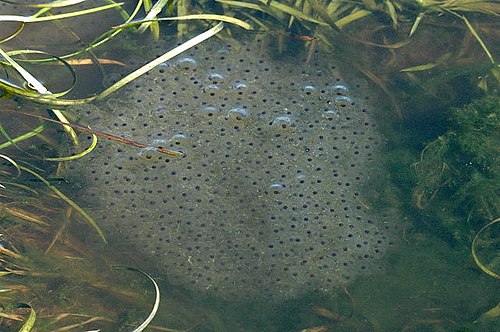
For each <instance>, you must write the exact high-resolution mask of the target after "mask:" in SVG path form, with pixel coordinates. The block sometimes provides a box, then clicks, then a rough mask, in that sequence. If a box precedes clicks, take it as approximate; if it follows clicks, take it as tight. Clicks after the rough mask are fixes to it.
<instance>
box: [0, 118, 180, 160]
mask: <svg viewBox="0 0 500 332" xmlns="http://www.w3.org/2000/svg"><path fill="white" fill-rule="evenodd" d="M0 112H12V113H16V114H21V115H25V116H29V117H33V118H37V119H41V120H45V121H48V122H52V123H57V124H60V125H67V126H70V127H72V128H75V129H78V130H81V131H83V132H86V133H89V134H92V135H95V136H101V137H104V138H108V139H111V140H114V141H117V142H121V143H124V144H128V145H132V146H135V147H138V148H149V149H153V150H155V151H156V152H160V153H164V154H168V155H171V156H174V157H183V156H184V153H183V152H181V151H173V150H168V149H165V148H163V147H159V146H151V145H148V144H143V143H139V142H135V141H131V140H128V139H126V138H123V137H120V136H116V135H113V134H107V133H103V132H100V131H97V130H93V129H90V128H87V127H83V126H80V125H76V124H72V123H69V124H65V123H63V122H61V121H57V120H53V119H49V118H46V117H43V116H40V115H36V114H30V113H24V112H16V111H6V110H4V111H2V110H0ZM96 140H97V138H96ZM95 144H97V142H95ZM93 145H94V143H92V144H91V148H92V149H93V147H92V146H93ZM90 152H91V151H88V149H87V150H86V151H84V152H83V153H84V155H86V154H88V153H90ZM77 156H78V157H81V156H82V154H81V153H80V154H78V155H77ZM62 158H64V159H66V158H71V159H70V160H72V159H77V158H76V156H75V157H74V156H70V157H62ZM55 159H59V158H55ZM49 160H50V159H49ZM52 160H54V159H52ZM57 161H61V160H57Z"/></svg>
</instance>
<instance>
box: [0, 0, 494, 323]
mask: <svg viewBox="0 0 500 332" xmlns="http://www.w3.org/2000/svg"><path fill="white" fill-rule="evenodd" d="M0 8H1V7H0ZM103 17H104V18H106V19H109V21H110V22H114V21H115V20H116V21H119V20H118V18H117V17H115V15H110V16H103ZM103 17H101V18H100V20H103ZM95 25H96V23H95V21H93V20H90V21H85V20H82V25H81V26H80V27H81V31H79V32H81V35H80V38H82V39H83V40H85V41H87V40H92V38H93V37H92V36H95V35H93V33H96V31H95V30H94V29H93V27H95ZM42 29H47V30H40V31H38V32H37V31H36V30H28V31H27V33H26V35H25V36H23V35H22V34H21V35H20V36H19V37H17V39H14V40H13V41H11V42H10V44H7V45H8V47H10V48H12V49H17V48H20V47H23V45H30V48H31V47H35V46H37V48H47V49H48V50H53V49H54V47H57V46H60V47H61V50H58V51H66V50H65V48H66V46H62V45H56V46H55V45H54V44H53V43H51V41H50V39H51V38H47V36H48V34H44V33H42V32H41V31H52V30H54V31H60V30H59V29H60V27H56V28H54V27H53V26H49V27H46V26H43V28H42ZM433 29H437V28H433ZM62 31H64V29H62ZM168 31H169V30H168V29H167V28H165V31H163V32H164V33H165V32H168ZM429 31H431V29H429ZM441 32H443V31H441ZM429 33H430V32H429ZM63 35H64V34H63ZM38 36H39V37H40V38H38ZM449 37H450V38H456V39H457V40H461V39H460V38H461V37H462V34H460V33H457V32H449ZM52 38H55V37H52ZM57 38H58V39H61V40H66V39H64V38H67V36H63V37H61V36H59V37H57ZM270 38H271V40H274V39H273V38H275V40H276V45H277V44H278V42H279V38H281V37H273V36H271V37H270ZM139 39H140V40H138V38H137V37H136V36H132V35H124V37H123V39H120V40H117V41H115V42H112V43H110V44H109V45H108V46H107V47H106V48H105V50H103V51H101V50H96V53H95V54H94V56H95V57H96V58H100V59H113V60H114V59H116V60H119V61H122V60H123V61H125V59H130V55H134V53H133V52H134V48H136V49H137V48H150V47H151V45H154V42H153V41H152V40H151V39H150V38H139ZM82 42H83V41H82V40H77V41H72V42H67V45H68V48H71V47H69V45H81V43H82ZM285 42H286V40H285ZM73 43H74V44H73ZM293 43H294V44H293V45H294V46H296V47H302V45H301V44H297V41H296V40H295V41H293ZM422 43H425V42H424V41H422ZM450 43H451V42H450ZM446 44H447V43H446ZM130 45H134V47H132V50H130V49H128V48H130V47H131V46H130ZM0 46H2V44H0ZM424 46H428V45H427V44H425V45H424ZM24 47H25V46H24ZM346 47H347V46H346ZM441 47H442V48H443V49H446V47H445V46H444V45H441ZM416 49H417V48H413V50H414V51H415V50H416ZM419 49H420V50H421V51H420V53H419V54H413V55H412V56H415V57H417V58H421V59H425V58H426V56H429V57H430V58H433V56H434V54H435V53H436V52H438V51H436V49H432V51H429V54H426V53H425V52H426V47H420V48H419ZM474 52H476V53H477V50H475V51H474V50H473V51H471V53H472V54H476V53H474ZM56 53H59V52H56ZM353 53H357V58H356V59H357V61H353V62H351V63H349V66H352V67H353V68H355V69H354V70H358V69H361V72H363V73H364V74H365V75H366V76H365V77H369V78H370V77H371V78H372V79H373V77H375V78H376V79H375V82H383V83H384V84H383V88H385V89H386V92H388V93H389V94H387V93H385V92H384V91H383V90H384V89H380V90H379V91H378V92H377V93H376V95H377V97H376V98H372V99H371V100H370V102H371V103H372V107H373V108H376V109H377V112H376V116H377V119H378V122H379V124H380V128H381V131H382V134H383V135H384V137H385V138H386V140H387V142H386V144H385V147H384V150H383V157H384V156H386V158H385V159H386V160H385V161H384V167H386V170H385V171H384V172H385V173H387V174H389V178H390V182H391V183H387V187H390V190H389V189H387V190H386V189H384V190H381V191H380V195H381V196H383V195H386V196H387V197H383V198H384V199H383V201H385V202H390V203H388V204H393V207H395V208H397V209H398V210H399V215H400V217H399V219H397V220H391V223H394V224H397V226H398V227H397V234H396V236H397V238H398V241H395V242H397V244H396V245H394V246H392V247H391V249H390V250H389V252H388V253H386V254H385V256H384V258H383V259H382V264H381V265H382V269H380V270H378V271H376V272H374V273H369V274H366V275H361V276H359V277H357V278H355V279H354V280H353V281H350V282H349V283H347V284H345V285H342V286H338V287H334V289H332V290H331V291H330V292H329V293H322V292H314V291H313V292H309V293H307V294H305V295H301V296H299V297H296V298H289V299H286V300H276V299H273V298H268V299H265V300H264V301H262V300H261V299H259V300H256V301H252V300H251V299H250V300H249V299H245V300H244V301H237V300H234V299H232V300H225V299H221V298H219V297H218V296H217V294H208V295H207V294H205V293H200V292H196V291H193V290H191V289H183V288H182V287H179V286H174V285H172V284H169V283H168V280H167V278H165V276H163V275H161V274H160V273H159V272H158V271H157V270H156V268H155V266H154V264H150V262H149V261H145V260H144V259H143V257H142V256H141V255H142V254H140V253H138V252H137V251H136V250H135V249H134V247H133V246H132V245H130V247H128V243H127V242H126V241H124V243H120V244H119V245H113V244H112V245H111V246H105V245H102V243H100V242H99V239H98V238H97V235H96V234H95V232H94V230H93V229H92V228H91V227H90V226H89V225H88V224H86V223H85V222H84V221H82V220H80V221H79V222H71V223H68V225H67V226H62V225H65V220H66V219H65V218H66V217H65V214H66V213H70V214H71V213H75V212H67V210H66V205H65V204H63V203H62V202H60V201H57V202H53V200H51V199H49V198H47V202H50V203H43V202H44V199H43V198H42V199H40V198H39V197H38V196H36V195H33V196H30V197H28V199H24V200H23V204H25V203H26V204H27V202H28V203H29V202H34V201H35V200H38V199H40V201H41V202H42V203H39V201H36V202H37V203H36V204H34V205H33V206H34V208H32V211H33V213H34V214H37V213H38V214H40V215H49V216H50V217H47V218H45V217H44V218H43V220H44V221H46V222H47V223H49V224H50V225H51V226H50V227H49V228H48V230H47V229H45V228H44V227H45V226H43V225H42V226H40V225H38V226H36V225H35V226H33V227H34V228H33V230H30V227H32V226H27V225H26V224H23V223H6V222H4V223H2V224H0V227H2V228H3V229H4V231H2V232H3V233H4V239H5V240H6V241H5V243H4V242H2V246H3V247H2V248H4V247H5V248H7V249H11V250H15V251H18V252H20V253H22V255H23V256H26V257H29V260H27V261H22V264H20V267H22V268H26V269H27V270H28V271H41V273H35V274H34V275H30V273H28V276H27V277H23V278H22V279H19V276H9V277H1V278H2V279H0V286H1V287H3V288H8V287H9V286H12V285H25V287H27V288H28V289H29V290H27V291H25V292H20V293H17V295H16V296H15V297H14V299H15V301H14V302H16V303H17V302H24V303H29V304H30V305H31V306H32V307H33V308H36V310H37V312H38V316H39V320H38V322H39V324H40V325H38V326H37V325H35V329H36V330H37V331H52V330H56V328H58V327H61V326H68V325H70V324H73V323H74V324H80V323H82V322H83V321H85V319H89V318H91V317H98V316H99V317H109V318H110V319H112V320H113V322H109V321H108V322H107V321H105V320H101V319H98V320H96V321H91V322H88V323H85V324H82V325H80V326H75V328H74V330H76V331H83V330H90V329H101V330H102V331H117V330H120V331H131V330H132V329H133V326H137V325H138V324H139V323H140V322H141V321H142V320H144V319H145V317H146V316H147V315H148V313H149V310H150V308H151V307H152V305H153V302H154V292H153V287H152V284H151V283H150V282H149V281H148V280H147V278H145V276H143V275H141V274H140V273H136V272H132V271H126V270H116V269H113V268H112V266H115V265H126V266H130V267H136V268H140V269H141V270H143V271H145V272H147V273H148V274H150V275H151V276H152V277H153V278H155V280H156V281H157V282H158V283H159V285H160V292H161V304H160V308H159V311H158V313H157V316H156V318H155V320H154V321H153V325H155V326H161V327H162V328H164V329H163V330H168V329H172V330H176V331H177V330H179V331H185V330H189V331H308V332H312V331H495V330H497V328H498V327H497V326H498V325H499V323H500V321H499V317H500V315H499V313H498V309H497V310H496V311H495V310H493V311H490V310H492V309H494V308H495V306H497V305H498V302H499V298H500V290H499V287H498V280H497V279H495V278H492V277H490V276H488V275H486V274H485V273H484V272H482V271H481V270H480V269H479V268H478V267H477V265H476V264H475V263H474V261H473V259H472V256H471V249H470V239H463V237H462V238H461V237H459V236H455V235H456V233H453V232H452V231H450V229H449V228H447V227H446V226H443V224H440V220H442V219H440V218H443V216H447V215H448V213H449V214H451V215H453V216H454V217H456V218H458V217H463V218H464V219H466V218H467V214H462V215H460V213H457V212H454V211H451V209H452V206H453V204H452V203H453V202H451V201H450V202H447V201H446V200H445V199H443V198H442V197H440V198H439V203H440V204H442V209H441V212H442V213H435V212H433V211H439V208H436V207H434V209H435V210H429V209H426V208H425V207H424V208H423V209H419V208H418V206H417V205H418V203H416V201H415V196H414V192H413V191H414V187H415V186H416V184H418V183H419V181H421V180H419V179H418V178H417V177H416V175H415V172H414V167H415V165H414V163H415V162H416V161H418V160H419V158H420V153H421V150H422V149H423V148H424V147H425V144H427V143H428V142H430V141H432V140H434V139H435V138H437V137H438V136H440V135H443V134H444V133H445V132H446V131H447V130H448V129H449V128H448V126H449V122H448V121H447V119H448V117H449V114H450V113H449V109H450V107H451V106H458V105H463V104H464V103H465V102H467V101H470V100H473V99H475V98H476V97H477V96H478V95H480V92H479V91H478V90H477V89H476V88H475V87H474V85H473V84H472V83H470V82H469V83H464V82H463V81H461V82H457V81H454V80H451V81H446V84H444V83H439V80H438V79H437V78H436V77H435V76H432V75H429V78H428V79H429V81H432V80H435V81H436V80H437V82H438V84H437V87H436V85H428V86H424V85H420V84H419V83H416V81H412V80H410V79H406V78H405V77H404V76H403V75H400V74H394V71H393V68H392V67H391V66H395V65H394V63H395V62H396V63H398V62H399V63H400V64H401V62H403V63H404V62H405V61H408V62H407V63H408V66H409V63H410V62H411V61H410V60H409V59H408V54H405V53H403V54H400V56H401V58H399V59H398V60H394V59H393V61H391V60H390V56H389V55H388V54H389V53H387V51H386V50H379V49H373V48H370V47H362V48H359V49H355V51H352V50H350V49H344V50H342V51H339V50H338V49H337V50H336V51H334V52H333V53H332V56H333V57H338V58H339V59H340V61H346V63H347V61H350V60H351V61H352V59H353V58H352V54H353ZM135 56H136V59H138V60H139V61H140V60H142V59H141V56H143V54H139V55H135ZM466 58H467V57H466ZM381 59H382V60H381ZM144 60H145V61H146V59H144ZM381 63H383V64H384V66H382V65H380V64H381ZM134 65H135V66H138V65H139V63H135V64H134ZM30 66H32V65H27V66H26V67H27V68H29V67H30ZM403 67H404V66H403ZM36 68H37V69H33V70H34V72H35V71H36V72H37V74H38V75H41V76H43V77H46V81H47V84H48V85H49V86H50V89H51V90H52V89H53V91H60V90H61V89H64V86H66V84H67V83H68V82H70V81H71V79H69V78H68V75H67V73H66V72H64V71H62V70H59V69H57V70H54V69H52V68H53V67H49V66H45V67H44V66H38V67H36ZM75 68H77V75H78V77H79V82H78V84H77V85H76V88H75V89H74V90H73V91H72V92H70V93H69V94H68V95H67V97H68V98H70V97H71V98H78V97H83V96H87V95H89V94H93V93H97V92H98V91H100V90H102V89H103V88H104V87H103V86H102V85H105V86H107V85H109V84H112V83H113V82H114V81H116V80H118V79H119V78H120V77H121V76H123V75H124V74H125V73H128V72H130V70H131V68H128V67H121V66H117V65H111V66H109V67H106V66H104V67H101V68H100V69H98V68H99V66H96V65H95V64H94V65H93V66H87V65H82V66H78V65H77V66H75ZM367 68H368V71H369V72H368V73H367ZM100 70H102V72H100ZM441 74H442V75H443V76H446V75H447V72H446V71H444V72H442V73H441ZM448 74H449V76H452V77H453V75H455V72H454V71H453V70H451V69H450V71H449V72H448ZM120 75H121V76H120ZM354 75H355V76H356V75H360V76H361V75H363V74H354ZM464 77H468V76H467V71H466V70H464V71H463V73H462V74H457V76H456V80H460V79H463V78H464ZM379 79H381V80H379ZM368 82H374V81H373V80H372V81H370V80H368ZM443 82H444V81H443ZM370 84H373V88H372V90H378V89H379V88H380V86H378V87H377V84H376V83H370ZM450 91H453V95H450V93H449V92H450ZM450 96H451V97H450ZM392 101H397V102H398V105H399V107H400V109H396V108H395V107H394V104H393V103H392ZM1 102H2V103H1V105H2V106H0V107H2V108H4V109H16V108H19V109H21V110H23V111H35V110H36V112H38V113H39V114H43V115H44V116H45V115H46V113H45V112H43V111H44V110H45V109H46V106H40V105H36V104H30V103H24V102H14V101H12V100H6V99H4V100H2V101H1ZM1 117H2V125H3V127H4V128H5V129H6V130H7V132H9V133H12V134H11V136H13V137H14V136H16V135H14V134H13V133H17V135H19V134H21V133H23V132H26V131H29V130H31V129H30V128H33V127H34V126H36V125H37V124H38V120H33V119H31V120H28V118H23V120H22V123H23V124H22V126H17V125H16V124H15V123H12V122H13V121H12V118H11V117H10V113H9V114H8V115H4V114H1ZM86 124H87V123H85V125H86ZM90 125H92V124H90ZM109 127H111V124H110V125H109ZM109 127H106V128H109ZM106 128H95V129H99V130H103V131H106ZM51 131H56V130H55V129H54V128H52V129H51ZM46 133H47V138H42V139H37V140H35V141H33V142H32V143H28V144H25V143H22V144H19V146H18V147H20V148H22V151H21V153H20V152H19V150H16V149H12V147H11V148H9V149H10V150H5V153H6V154H7V155H9V156H10V155H12V156H13V158H14V156H15V159H16V160H18V158H22V157H21V156H23V153H26V152H28V153H29V155H28V156H29V157H28V160H29V162H30V163H31V165H34V164H37V165H40V166H43V167H47V163H46V162H40V160H39V158H37V157H33V155H36V156H41V155H43V156H53V155H54V154H55V153H56V152H57V151H56V150H57V149H54V147H53V146H54V144H57V139H54V137H56V138H57V137H61V136H62V135H61V134H60V133H59V135H58V134H54V133H53V132H50V131H48V130H47V131H46ZM114 133H115V134H120V133H117V132H114ZM493 142H495V140H493ZM497 142H498V141H497ZM66 144H67V143H66ZM111 144H115V145H117V146H119V144H120V143H118V142H112V143H111ZM63 150H64V149H63ZM7 152H8V153H7ZM0 153H3V151H0ZM497 157H498V156H497ZM47 170H51V171H53V170H54V167H53V166H52V167H49V168H47ZM40 173H44V171H43V170H40ZM60 176H62V177H64V172H61V173H60ZM21 180H22V181H24V182H22V183H23V184H25V185H27V186H28V187H30V186H32V187H33V188H39V189H40V190H41V189H42V188H44V187H43V186H41V185H39V183H37V182H34V181H32V180H30V179H28V178H21ZM30 181H31V182H30ZM1 183H5V184H6V185H7V182H5V181H4V182H1ZM53 184H54V185H56V186H58V187H60V188H61V190H63V191H65V192H71V191H72V190H74V184H72V183H69V184H67V183H64V182H57V180H54V182H53ZM497 190H498V189H497ZM25 193H26V191H23V190H21V191H20V192H10V191H9V195H12V196H14V197H15V196H16V195H22V194H25ZM35 196H36V197H35ZM70 197H72V198H73V199H74V200H75V202H77V203H78V201H79V199H81V200H82V201H84V200H85V199H84V197H79V194H78V191H75V192H73V193H72V194H71V195H70ZM451 199H453V198H451ZM451 199H450V200H451ZM12 201H13V199H12V197H11V196H9V197H7V196H6V197H2V207H3V209H4V211H5V213H6V214H9V212H8V211H7V210H5V209H6V206H7V207H9V206H12ZM9 204H10V205H9ZM16 204H17V203H16ZM23 204H19V205H15V206H21V207H24V206H25V205H23ZM27 205H28V206H29V204H27ZM44 205H46V206H44ZM43 207H50V208H51V210H50V211H46V210H44V209H43ZM194 208H196V207H194ZM497 209H498V207H497ZM9 211H11V212H12V210H9ZM460 212H463V211H460ZM11 214H12V213H11ZM496 217H497V216H492V218H491V220H493V219H494V218H496ZM68 218H69V219H71V218H72V217H71V215H70V216H69V217H68ZM56 220H57V221H56ZM97 222H99V220H97ZM468 223H469V224H472V222H470V221H469V222H468ZM444 225H446V224H444ZM475 226H477V225H475ZM66 227H67V228H66ZM497 228H498V227H497ZM476 230H477V227H476ZM59 231H60V232H61V234H66V235H63V236H62V237H61V238H58V240H57V241H55V243H56V244H55V246H54V249H52V251H51V253H49V254H43V252H44V251H45V250H47V248H48V246H49V244H50V239H52V238H53V237H54V234H57V232H59ZM30 232H31V233H30ZM65 232H67V233H65ZM490 232H491V233H490V234H489V235H490V237H491V239H493V241H492V242H493V244H494V243H495V238H496V236H497V235H498V232H494V231H491V230H490ZM20 234H21V235H20ZM27 234H31V235H27ZM19 236H22V237H23V239H22V240H19ZM460 239H462V240H460ZM13 240H16V241H17V246H18V247H14V246H12V245H11V244H9V242H12V241H13ZM116 248H120V250H119V251H117V250H116ZM489 252H490V254H491V252H493V254H492V255H493V256H495V255H498V247H493V248H490V251H489ZM8 261H9V260H7V261H5V262H4V265H5V266H8V264H7V263H8ZM492 261H493V262H494V258H493V259H492ZM0 301H1V302H0V304H3V305H4V306H6V309H13V307H14V304H12V303H13V300H12V298H9V297H8V296H5V297H0ZM488 312H489V313H488ZM60 313H73V314H82V315H88V316H72V317H71V318H63V319H62V320H61V322H62V323H54V319H55V317H56V315H57V314H60ZM50 322H52V323H50ZM2 329H3V330H5V331H11V330H12V331H17V330H18V329H19V323H17V322H16V321H12V320H9V319H4V320H2V321H0V330H2ZM150 330H151V331H155V330H161V329H160V328H158V329H155V328H150Z"/></svg>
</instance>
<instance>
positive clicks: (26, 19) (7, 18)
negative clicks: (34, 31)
mask: <svg viewBox="0 0 500 332" xmlns="http://www.w3.org/2000/svg"><path fill="white" fill-rule="evenodd" d="M122 5H123V2H119V3H114V4H110V5H104V6H101V7H95V8H90V9H85V10H80V11H77V12H71V13H64V14H57V15H51V16H42V17H37V16H34V15H33V16H18V15H0V22H23V23H35V22H47V21H55V20H61V19H66V18H72V17H76V16H81V15H87V14H93V13H96V12H99V11H102V10H107V9H111V8H115V7H119V6H122Z"/></svg>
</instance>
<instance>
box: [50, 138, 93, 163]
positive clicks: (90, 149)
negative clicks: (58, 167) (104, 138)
mask: <svg viewBox="0 0 500 332" xmlns="http://www.w3.org/2000/svg"><path fill="white" fill-rule="evenodd" d="M97 141H98V140H97V136H96V135H95V134H92V143H90V146H89V147H88V148H86V149H85V150H84V151H83V152H80V153H78V154H75V155H72V156H66V157H54V158H44V160H48V161H70V160H75V159H79V158H81V157H83V156H86V155H87V154H89V153H90V152H92V151H93V150H94V149H95V147H96V146H97Z"/></svg>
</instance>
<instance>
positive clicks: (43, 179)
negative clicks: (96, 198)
mask: <svg viewBox="0 0 500 332" xmlns="http://www.w3.org/2000/svg"><path fill="white" fill-rule="evenodd" d="M18 166H19V168H20V169H21V170H22V171H25V172H27V173H29V174H31V175H33V176H34V177H35V178H37V179H38V180H40V181H41V182H42V183H43V184H45V185H46V186H47V187H48V188H49V189H50V190H52V191H53V192H54V193H55V194H56V195H57V196H59V198H61V199H62V200H63V201H64V202H66V204H68V205H69V206H71V207H73V208H74V209H75V210H76V211H77V212H78V213H80V215H82V216H83V218H85V220H87V222H88V223H89V224H90V225H91V226H92V227H93V228H94V229H95V230H96V232H97V234H99V236H100V237H101V239H102V241H103V242H104V243H108V241H107V240H106V237H105V236H104V232H103V231H102V230H101V228H100V227H99V226H98V225H97V223H96V222H95V220H94V218H92V216H90V215H89V214H88V213H87V212H86V211H85V210H83V209H82V208H81V207H79V206H78V205H77V204H76V203H75V202H73V201H72V200H71V199H70V198H69V197H68V196H66V195H65V194H63V193H62V192H61V191H60V190H59V189H57V188H56V187H55V186H53V185H52V184H50V182H49V181H47V180H46V179H45V178H44V177H43V176H41V175H40V174H38V173H37V172H35V171H33V170H31V169H29V168H27V167H25V166H22V165H18Z"/></svg>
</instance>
